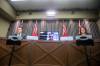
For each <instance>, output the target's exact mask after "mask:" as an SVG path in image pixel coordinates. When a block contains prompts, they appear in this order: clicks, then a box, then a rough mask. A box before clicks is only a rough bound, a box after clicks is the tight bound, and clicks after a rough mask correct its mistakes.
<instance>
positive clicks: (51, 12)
mask: <svg viewBox="0 0 100 66" xmlns="http://www.w3.org/2000/svg"><path fill="white" fill-rule="evenodd" d="M46 14H47V16H55V15H56V11H55V10H48V11H47V12H46Z"/></svg>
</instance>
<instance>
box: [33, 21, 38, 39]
mask: <svg viewBox="0 0 100 66" xmlns="http://www.w3.org/2000/svg"><path fill="white" fill-rule="evenodd" d="M37 25H38V24H37V20H36V23H35V24H34V25H33V31H32V39H33V40H38V27H37Z"/></svg>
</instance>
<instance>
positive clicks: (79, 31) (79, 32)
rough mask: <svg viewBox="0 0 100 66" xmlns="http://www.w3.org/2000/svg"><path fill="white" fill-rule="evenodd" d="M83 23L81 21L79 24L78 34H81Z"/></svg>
mask: <svg viewBox="0 0 100 66" xmlns="http://www.w3.org/2000/svg"><path fill="white" fill-rule="evenodd" d="M81 27H82V26H81V22H80V20H79V22H78V34H81Z"/></svg>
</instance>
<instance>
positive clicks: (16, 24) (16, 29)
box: [14, 20, 20, 33]
mask: <svg viewBox="0 0 100 66" xmlns="http://www.w3.org/2000/svg"><path fill="white" fill-rule="evenodd" d="M19 26H20V20H17V21H16V23H15V30H14V33H17V31H18V28H19Z"/></svg>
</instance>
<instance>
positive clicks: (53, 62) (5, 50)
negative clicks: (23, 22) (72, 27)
mask: <svg viewBox="0 0 100 66" xmlns="http://www.w3.org/2000/svg"><path fill="white" fill-rule="evenodd" d="M99 44H100V42H99V43H97V41H96V42H95V45H94V46H89V47H87V49H88V55H89V59H90V60H91V61H90V63H91V66H100V59H99V58H100V45H99ZM11 48H12V46H11V45H10V46H9V45H6V39H0V66H7V64H8V61H9V57H10V52H11ZM86 64H87V63H86V59H85V51H84V47H82V46H76V44H75V42H51V41H26V40H24V41H22V44H21V45H20V46H16V47H15V52H14V56H13V59H12V66H86Z"/></svg>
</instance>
